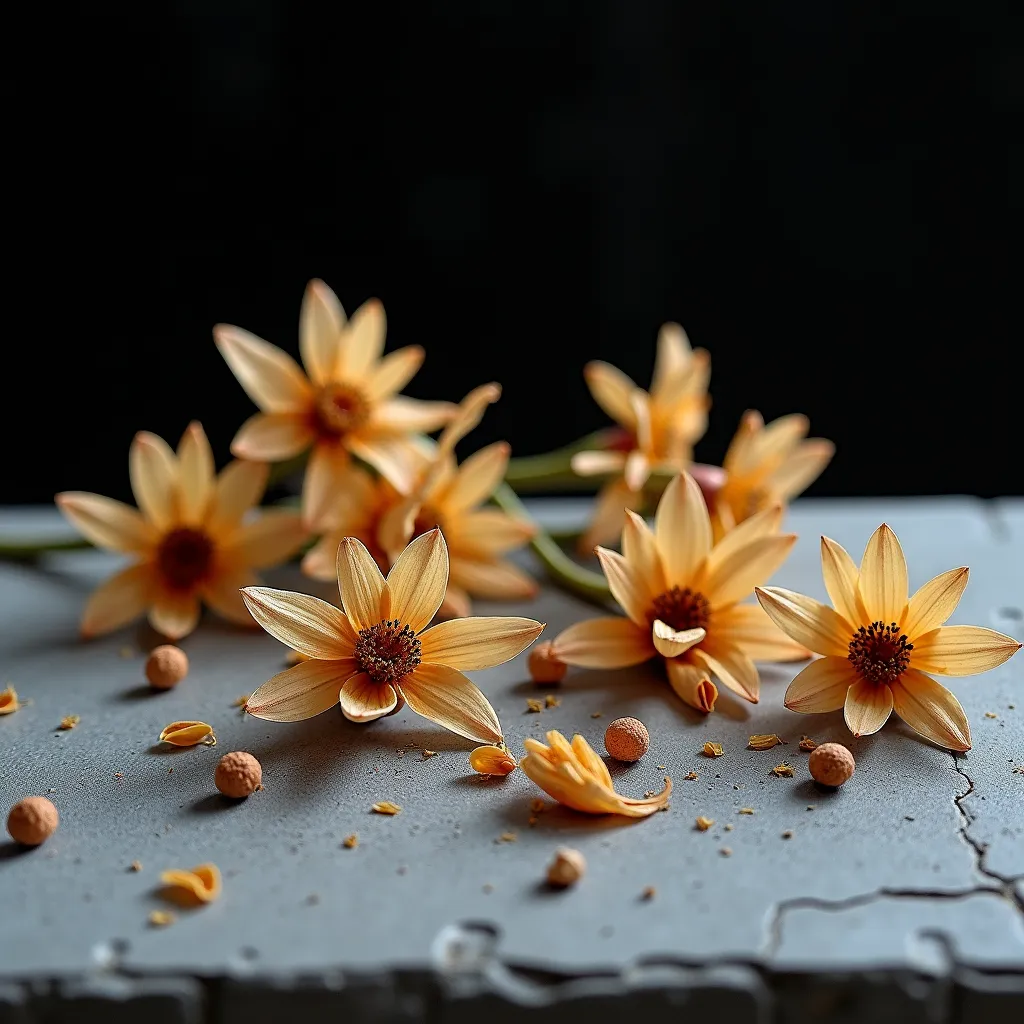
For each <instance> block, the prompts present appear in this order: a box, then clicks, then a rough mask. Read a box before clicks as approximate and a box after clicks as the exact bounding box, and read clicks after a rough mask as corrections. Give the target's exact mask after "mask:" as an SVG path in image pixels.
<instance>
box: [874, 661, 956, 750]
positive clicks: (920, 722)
mask: <svg viewBox="0 0 1024 1024" xmlns="http://www.w3.org/2000/svg"><path fill="white" fill-rule="evenodd" d="M892 709H893V711H895V712H896V714H897V715H899V716H900V718H902V719H903V721H904V722H906V723H907V725H909V726H910V728H911V729H913V730H914V731H915V732H919V733H920V734H921V735H922V736H924V738H925V739H928V740H931V741H932V743H935V744H937V745H938V746H940V747H944V748H945V749H946V750H956V751H959V752H961V753H962V752H963V751H965V750H970V749H971V727H970V724H969V723H968V721H967V715H966V714H964V709H963V708H962V707H961V706H960V701H958V700H957V699H956V697H954V696H953V694H952V693H950V692H949V690H947V689H946V688H945V687H944V686H942V685H941V684H940V683H937V682H935V680H934V679H932V677H931V676H926V675H925V674H924V673H923V672H918V671H917V670H916V669H908V670H907V671H906V672H904V673H903V675H901V676H900V678H899V679H898V680H897V681H896V682H895V683H893V686H892Z"/></svg>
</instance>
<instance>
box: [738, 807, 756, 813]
mask: <svg viewBox="0 0 1024 1024" xmlns="http://www.w3.org/2000/svg"><path fill="white" fill-rule="evenodd" d="M739 813H740V814H753V813H754V808H753V807H741V808H740V810H739Z"/></svg>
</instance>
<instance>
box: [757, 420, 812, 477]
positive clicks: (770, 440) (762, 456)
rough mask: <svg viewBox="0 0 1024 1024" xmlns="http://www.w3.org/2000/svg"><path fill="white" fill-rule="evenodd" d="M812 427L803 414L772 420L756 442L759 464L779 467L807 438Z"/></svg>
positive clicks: (759, 434)
mask: <svg viewBox="0 0 1024 1024" xmlns="http://www.w3.org/2000/svg"><path fill="white" fill-rule="evenodd" d="M810 427H811V423H810V420H808V419H807V417H806V416H804V415H802V414H801V413H790V414H789V415H788V416H780V417H779V418H778V419H777V420H772V422H771V423H769V424H768V426H766V427H765V428H764V429H763V430H761V431H760V432H759V433H758V435H757V437H756V439H755V441H754V450H755V452H756V459H757V462H758V463H760V464H761V465H767V466H777V465H779V464H780V463H781V462H782V461H783V460H784V459H785V458H786V457H787V456H788V455H789V454H790V453H791V452H792V451H793V450H794V449H795V448H796V446H797V445H798V444H799V443H800V442H801V440H802V439H803V438H805V437H806V436H807V431H808V430H810Z"/></svg>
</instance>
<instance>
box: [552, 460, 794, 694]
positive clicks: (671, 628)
mask: <svg viewBox="0 0 1024 1024" xmlns="http://www.w3.org/2000/svg"><path fill="white" fill-rule="evenodd" d="M781 519H782V509H781V508H780V507H778V506H776V507H774V508H770V509H767V510H765V511H764V512H759V513H758V514H757V515H755V516H753V517H751V518H750V519H748V520H747V521H746V522H745V523H742V524H741V525H740V526H738V527H736V529H734V530H732V531H730V532H729V533H728V534H726V535H725V537H724V538H723V539H722V540H721V541H719V542H718V543H717V544H714V543H713V542H712V535H711V520H710V517H709V515H708V509H707V505H706V504H705V502H704V497H703V495H702V493H701V490H700V487H699V486H698V485H697V483H696V482H695V481H694V479H693V478H692V477H691V476H689V474H686V473H683V474H681V475H680V476H678V477H676V478H675V479H674V480H672V482H671V483H670V484H669V485H668V487H667V488H666V490H665V493H664V494H663V495H662V498H661V501H660V502H659V504H658V511H657V516H656V518H655V525H654V531H653V532H652V531H651V530H650V529H649V528H648V526H647V524H646V523H645V522H644V521H643V519H642V518H641V517H640V516H638V515H637V514H636V513H635V512H627V519H626V526H625V528H624V529H623V531H622V554H621V555H620V554H618V553H617V552H615V551H609V550H607V549H606V548H600V547H599V548H598V549H597V555H598V558H599V559H600V560H601V568H602V569H603V570H604V574H605V577H606V578H607V580H608V586H609V587H610V589H611V592H612V596H613V597H614V598H615V600H616V601H618V603H619V605H620V606H621V608H622V610H623V611H624V612H625V613H626V616H627V617H626V618H602V619H591V620H589V621H587V622H580V623H577V624H576V625H574V626H570V627H569V628H568V629H566V630H565V631H564V632H562V633H560V634H559V635H558V636H557V637H556V638H555V639H554V641H553V642H552V644H553V647H552V653H553V654H554V656H555V657H557V658H558V659H560V660H561V661H564V662H566V663H567V664H569V665H580V666H584V667H587V668H625V667H626V666H629V665H638V664H640V663H641V662H643V661H647V660H648V659H649V658H653V657H655V656H660V657H661V658H663V659H664V662H665V667H666V669H667V672H668V680H669V683H670V684H671V686H672V689H673V690H675V692H676V693H677V694H678V695H679V696H680V697H681V698H682V699H683V700H684V701H686V703H687V704H690V705H691V706H693V707H695V708H698V709H699V710H701V711H713V710H714V707H715V701H716V700H717V698H718V690H717V688H716V687H715V684H714V683H713V682H712V677H715V678H717V679H718V680H719V682H721V683H723V684H724V685H725V686H727V687H729V689H730V690H733V691H734V692H736V693H737V694H739V695H740V696H741V697H743V698H744V699H746V700H749V701H751V702H752V703H756V702H757V699H758V694H759V691H760V683H761V681H760V676H759V674H758V671H757V667H756V666H755V665H754V659H757V660H763V661H793V660H802V659H803V658H806V657H807V656H808V653H809V652H808V651H807V650H806V649H805V648H804V647H802V646H801V645H799V644H797V643H793V642H791V641H790V640H788V639H787V638H786V636H785V635H784V634H782V633H781V632H780V631H779V630H778V629H776V628H775V626H774V625H773V624H772V622H771V621H770V620H769V619H768V617H767V615H765V614H764V612H763V611H762V610H761V609H760V608H759V607H758V606H757V605H756V604H740V603H739V602H740V601H742V600H743V599H744V598H747V597H749V596H750V595H751V593H752V591H753V589H754V587H755V586H756V585H757V583H758V582H759V581H763V580H766V579H767V578H768V577H769V576H771V574H772V573H773V572H774V571H775V570H776V569H777V568H778V567H779V566H780V565H781V564H782V562H783V561H784V560H785V558H786V556H787V555H788V554H789V550H790V548H791V547H792V546H793V542H794V541H795V540H796V535H795V534H779V532H778V529H779V524H780V522H781Z"/></svg>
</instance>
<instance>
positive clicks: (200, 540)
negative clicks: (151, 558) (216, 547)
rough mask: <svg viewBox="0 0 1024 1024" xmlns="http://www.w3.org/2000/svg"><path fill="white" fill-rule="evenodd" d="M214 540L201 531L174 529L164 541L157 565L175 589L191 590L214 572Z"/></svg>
mask: <svg viewBox="0 0 1024 1024" xmlns="http://www.w3.org/2000/svg"><path fill="white" fill-rule="evenodd" d="M212 562H213V541H211V540H210V538H209V537H207V536H206V534H205V533H202V532H200V531H199V530H190V529H188V528H187V527H183V528H181V529H179V530H172V531H171V532H170V533H169V534H167V536H166V537H164V539H163V540H162V541H161V542H160V547H159V548H158V549H157V553H156V564H157V568H158V569H159V570H160V575H161V576H163V578H164V580H165V581H166V583H167V584H168V585H169V586H170V587H172V588H173V589H174V590H191V589H192V588H193V587H194V586H195V585H196V584H197V583H199V582H201V581H202V580H203V579H204V578H205V577H206V576H207V575H208V574H209V572H210V567H211V564H212Z"/></svg>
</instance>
